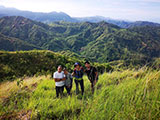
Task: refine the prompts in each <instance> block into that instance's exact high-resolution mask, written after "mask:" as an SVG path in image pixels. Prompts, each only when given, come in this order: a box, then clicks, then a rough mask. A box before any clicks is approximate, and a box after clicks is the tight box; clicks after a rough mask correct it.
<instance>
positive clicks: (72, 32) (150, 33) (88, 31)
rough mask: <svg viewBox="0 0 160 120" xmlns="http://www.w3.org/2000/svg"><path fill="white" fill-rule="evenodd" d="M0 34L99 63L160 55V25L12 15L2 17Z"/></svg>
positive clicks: (147, 58)
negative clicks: (43, 19) (46, 19)
mask: <svg viewBox="0 0 160 120" xmlns="http://www.w3.org/2000/svg"><path fill="white" fill-rule="evenodd" d="M0 33H1V34H3V35H5V36H7V37H8V38H17V39H19V40H22V41H24V42H25V43H28V44H31V45H34V46H36V47H37V48H42V49H45V50H51V51H55V52H61V51H69V53H68V54H67V53H66V52H61V53H64V54H66V55H67V56H77V55H79V56H80V57H83V58H86V59H90V60H92V61H97V62H109V61H114V60H149V59H152V58H154V57H160V52H159V51H160V46H159V45H160V27H158V26H141V27H130V28H127V29H124V28H123V29H122V28H120V27H118V26H116V25H114V24H110V23H107V22H105V21H102V22H98V23H91V22H82V23H68V22H62V21H61V22H55V23H52V24H50V25H47V24H44V23H40V22H36V21H33V20H30V19H27V18H24V17H20V16H12V17H3V18H1V19H0ZM4 38H5V37H4ZM6 39H7V38H6ZM2 41H4V39H3V40H2ZM3 46H7V44H4V45H3ZM0 49H2V48H0ZM74 53H75V54H74ZM69 54H71V55H69Z"/></svg>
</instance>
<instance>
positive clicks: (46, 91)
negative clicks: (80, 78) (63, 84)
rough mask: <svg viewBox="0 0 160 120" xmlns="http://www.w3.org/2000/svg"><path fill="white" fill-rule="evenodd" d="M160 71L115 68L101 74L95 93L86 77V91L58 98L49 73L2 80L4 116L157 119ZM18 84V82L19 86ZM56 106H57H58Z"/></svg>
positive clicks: (0, 102) (1, 109)
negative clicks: (110, 71) (117, 69)
mask: <svg viewBox="0 0 160 120" xmlns="http://www.w3.org/2000/svg"><path fill="white" fill-rule="evenodd" d="M159 79H160V71H158V70H154V71H152V70H149V69H146V68H142V69H139V70H123V71H114V72H112V73H105V74H103V75H100V77H99V81H98V83H97V85H96V91H95V93H94V95H92V93H91V90H90V83H89V81H88V80H87V77H84V85H85V93H84V96H83V97H82V96H81V95H78V96H76V95H75V84H74V83H73V89H72V97H70V96H67V95H66V94H67V93H66V91H65V93H64V97H63V98H61V99H56V93H55V83H54V81H53V79H52V78H51V77H50V76H48V77H45V76H41V77H40V76H39V77H32V78H24V79H22V81H21V79H17V81H21V82H17V81H13V82H7V83H6V82H3V83H1V84H0V119H59V120H62V119H65V120H71V119H81V120H86V119H89V120H90V119H93V120H97V119H100V120H106V119H107V120H111V119H123V120H133V119H138V120H144V119H145V120H148V119H149V120H151V119H153V120H157V119H159V118H160V111H159V107H160V104H159V102H160V96H159V86H160V82H159ZM17 85H18V86H17ZM55 108H56V109H55Z"/></svg>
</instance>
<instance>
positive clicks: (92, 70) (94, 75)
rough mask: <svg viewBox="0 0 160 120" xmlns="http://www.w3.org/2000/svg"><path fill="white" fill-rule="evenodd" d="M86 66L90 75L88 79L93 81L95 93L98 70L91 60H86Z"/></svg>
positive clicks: (92, 86) (92, 85) (92, 87)
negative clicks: (91, 63)
mask: <svg viewBox="0 0 160 120" xmlns="http://www.w3.org/2000/svg"><path fill="white" fill-rule="evenodd" d="M85 67H86V70H85V72H86V74H87V76H88V79H89V80H90V82H91V89H92V93H94V86H95V85H96V82H97V81H98V71H97V69H96V68H95V67H93V66H91V65H90V63H89V61H86V62H85Z"/></svg>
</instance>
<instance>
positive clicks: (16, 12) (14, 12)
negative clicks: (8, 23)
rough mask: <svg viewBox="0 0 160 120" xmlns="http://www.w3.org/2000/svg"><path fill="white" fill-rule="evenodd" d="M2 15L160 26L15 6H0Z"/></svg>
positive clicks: (47, 19)
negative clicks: (73, 15)
mask: <svg viewBox="0 0 160 120" xmlns="http://www.w3.org/2000/svg"><path fill="white" fill-rule="evenodd" d="M4 16H23V17H25V18H29V19H31V20H35V21H39V22H43V23H48V24H50V23H52V22H60V21H65V22H73V23H78V22H92V23H98V22H101V21H105V22H107V23H111V24H114V25H117V26H119V27H121V28H130V27H136V26H160V24H158V23H153V22H147V21H137V22H130V21H126V20H115V19H111V18H107V17H102V16H93V17H70V16H69V15H68V14H66V13H63V12H50V13H42V12H30V11H22V10H18V9H15V8H6V7H4V6H0V18H1V17H4Z"/></svg>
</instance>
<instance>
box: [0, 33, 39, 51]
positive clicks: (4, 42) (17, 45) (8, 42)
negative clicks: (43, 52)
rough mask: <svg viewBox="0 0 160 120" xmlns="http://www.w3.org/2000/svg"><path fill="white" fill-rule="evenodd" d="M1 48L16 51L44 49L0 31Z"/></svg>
mask: <svg viewBox="0 0 160 120" xmlns="http://www.w3.org/2000/svg"><path fill="white" fill-rule="evenodd" d="M0 48H1V50H7V51H16V50H33V49H39V50H40V49H42V48H40V47H37V46H35V45H33V44H29V43H27V42H25V41H22V40H20V39H18V38H13V37H7V36H5V35H3V34H1V33H0Z"/></svg>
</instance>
